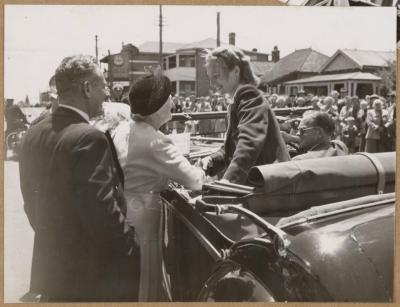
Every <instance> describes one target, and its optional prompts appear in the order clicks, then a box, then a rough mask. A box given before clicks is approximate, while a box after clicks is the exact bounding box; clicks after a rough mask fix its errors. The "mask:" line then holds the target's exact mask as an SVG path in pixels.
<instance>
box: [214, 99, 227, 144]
mask: <svg viewBox="0 0 400 307" xmlns="http://www.w3.org/2000/svg"><path fill="white" fill-rule="evenodd" d="M216 111H218V112H221V111H224V98H222V97H220V98H218V102H217V109H216ZM214 131H215V133H216V137H219V138H222V137H224V136H225V132H226V118H218V119H216V120H215V127H214Z"/></svg>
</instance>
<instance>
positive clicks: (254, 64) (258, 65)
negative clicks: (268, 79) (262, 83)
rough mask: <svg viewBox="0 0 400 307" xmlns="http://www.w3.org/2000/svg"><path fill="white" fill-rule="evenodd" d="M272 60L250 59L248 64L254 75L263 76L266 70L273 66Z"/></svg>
mask: <svg viewBox="0 0 400 307" xmlns="http://www.w3.org/2000/svg"><path fill="white" fill-rule="evenodd" d="M275 64H276V63H274V62H260V61H251V62H250V65H251V68H252V69H253V71H254V73H255V75H256V76H263V75H264V74H265V72H266V71H271V70H272V68H273V67H274V66H275Z"/></svg>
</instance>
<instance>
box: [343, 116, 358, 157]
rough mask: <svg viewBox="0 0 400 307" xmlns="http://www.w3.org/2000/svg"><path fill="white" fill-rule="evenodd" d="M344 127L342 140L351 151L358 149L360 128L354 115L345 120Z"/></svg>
mask: <svg viewBox="0 0 400 307" xmlns="http://www.w3.org/2000/svg"><path fill="white" fill-rule="evenodd" d="M344 122H345V123H343V128H342V140H343V142H344V143H345V144H346V146H347V148H348V149H349V152H350V153H354V152H355V151H356V137H357V135H358V128H357V126H356V121H355V119H354V117H353V116H349V117H347V118H346V119H345V120H344Z"/></svg>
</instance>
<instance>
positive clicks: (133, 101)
mask: <svg viewBox="0 0 400 307" xmlns="http://www.w3.org/2000/svg"><path fill="white" fill-rule="evenodd" d="M170 95H171V81H170V80H169V79H168V77H166V76H164V75H162V74H161V73H160V72H155V73H152V74H151V75H148V76H146V77H144V78H142V79H140V80H138V81H137V82H136V83H134V84H133V85H132V87H131V89H130V90H129V103H130V105H131V112H132V113H134V114H140V115H143V116H147V115H150V114H153V113H155V112H157V111H158V110H159V109H160V108H161V107H162V106H163V105H164V104H165V102H166V101H167V100H168V98H169V96H170Z"/></svg>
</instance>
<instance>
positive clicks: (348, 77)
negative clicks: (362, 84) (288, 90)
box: [284, 72, 381, 85]
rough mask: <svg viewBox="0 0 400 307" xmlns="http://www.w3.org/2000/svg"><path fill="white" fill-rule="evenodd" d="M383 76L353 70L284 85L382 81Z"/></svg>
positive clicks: (289, 82)
mask: <svg viewBox="0 0 400 307" xmlns="http://www.w3.org/2000/svg"><path fill="white" fill-rule="evenodd" d="M380 80H381V78H380V77H378V76H376V75H374V74H371V73H369V72H351V73H344V74H333V75H318V76H312V77H308V78H303V79H298V80H293V81H288V82H285V83H284V85H291V84H308V83H319V82H335V81H380Z"/></svg>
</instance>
